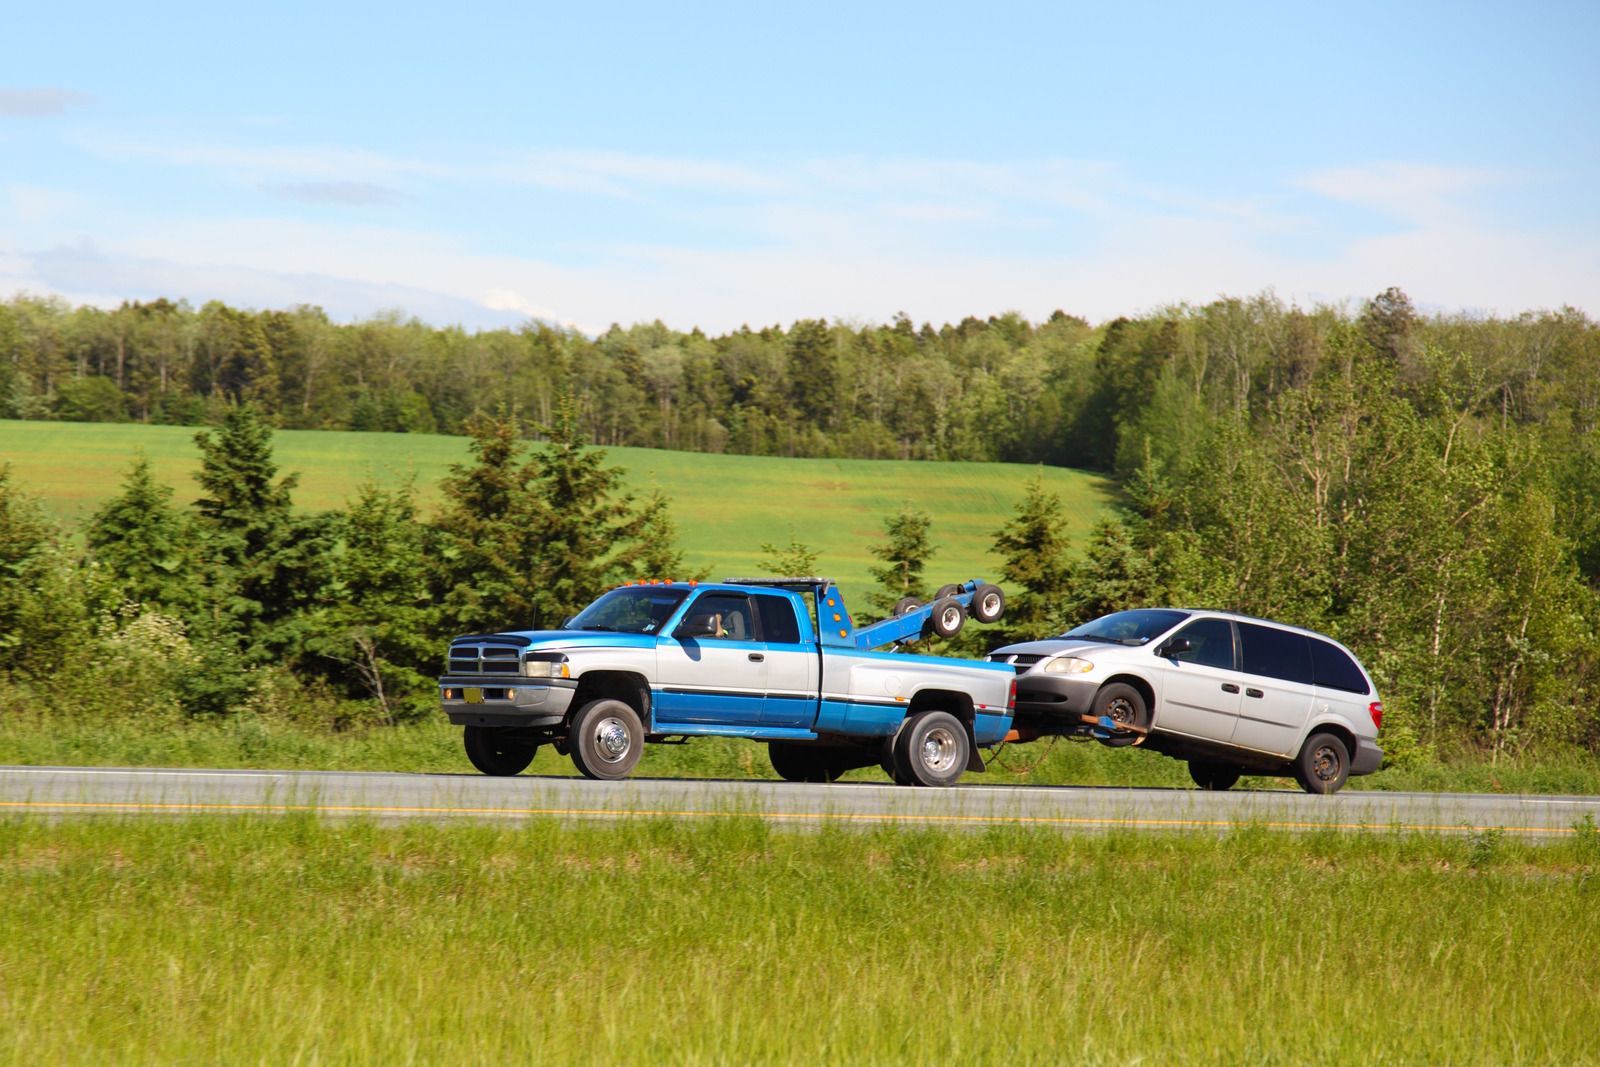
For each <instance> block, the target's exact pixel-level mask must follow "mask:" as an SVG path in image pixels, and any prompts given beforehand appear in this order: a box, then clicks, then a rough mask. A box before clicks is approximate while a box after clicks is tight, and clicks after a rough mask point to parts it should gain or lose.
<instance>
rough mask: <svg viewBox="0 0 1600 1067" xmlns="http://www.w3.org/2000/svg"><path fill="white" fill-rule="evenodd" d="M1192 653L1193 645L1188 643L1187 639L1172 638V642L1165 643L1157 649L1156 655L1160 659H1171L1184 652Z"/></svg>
mask: <svg viewBox="0 0 1600 1067" xmlns="http://www.w3.org/2000/svg"><path fill="white" fill-rule="evenodd" d="M1193 651H1194V645H1192V644H1190V643H1189V639H1188V638H1187V637H1174V638H1173V639H1172V640H1170V641H1168V642H1166V643H1165V644H1163V645H1162V646H1161V647H1160V648H1159V649H1157V650H1156V654H1157V655H1159V656H1160V657H1161V658H1162V659H1171V658H1172V657H1173V656H1178V655H1182V654H1183V653H1185V652H1193Z"/></svg>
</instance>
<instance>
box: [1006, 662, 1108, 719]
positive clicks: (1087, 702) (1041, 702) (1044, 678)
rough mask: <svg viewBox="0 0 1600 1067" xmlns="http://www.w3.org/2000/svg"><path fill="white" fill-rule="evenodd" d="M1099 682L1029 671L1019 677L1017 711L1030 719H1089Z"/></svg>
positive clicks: (1071, 676) (1074, 676) (1073, 676)
mask: <svg viewBox="0 0 1600 1067" xmlns="http://www.w3.org/2000/svg"><path fill="white" fill-rule="evenodd" d="M1099 691H1100V682H1099V681H1097V680H1096V681H1091V680H1089V679H1087V678H1085V677H1084V676H1083V675H1072V674H1050V673H1048V672H1046V671H1030V672H1028V673H1027V674H1019V675H1017V710H1018V711H1019V712H1024V713H1026V714H1029V715H1045V716H1071V717H1073V718H1076V717H1077V716H1079V715H1087V714H1089V713H1090V712H1091V711H1092V710H1093V709H1094V696H1095V694H1096V693H1098V692H1099Z"/></svg>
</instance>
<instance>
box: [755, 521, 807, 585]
mask: <svg viewBox="0 0 1600 1067" xmlns="http://www.w3.org/2000/svg"><path fill="white" fill-rule="evenodd" d="M761 551H762V553H764V555H763V558H762V560H761V567H762V569H763V570H766V571H767V572H768V573H770V574H772V575H775V576H777V577H780V578H810V577H814V576H815V575H816V573H817V553H816V550H815V549H813V548H812V547H811V546H810V545H805V544H802V543H801V542H800V540H799V539H798V538H797V537H795V535H794V531H793V530H790V531H789V543H788V544H787V545H775V544H773V543H772V542H771V541H767V542H764V543H763V544H762V545H761Z"/></svg>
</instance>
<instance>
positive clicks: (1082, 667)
mask: <svg viewBox="0 0 1600 1067" xmlns="http://www.w3.org/2000/svg"><path fill="white" fill-rule="evenodd" d="M1044 669H1045V670H1046V671H1048V672H1049V673H1050V674H1088V673H1089V672H1090V671H1092V670H1094V664H1093V663H1091V662H1089V661H1088V660H1086V659H1079V658H1078V657H1077V656H1062V657H1061V658H1059V659H1053V660H1051V661H1050V662H1049V663H1046V664H1045V665H1044Z"/></svg>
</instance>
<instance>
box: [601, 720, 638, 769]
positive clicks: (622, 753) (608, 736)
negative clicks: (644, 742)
mask: <svg viewBox="0 0 1600 1067" xmlns="http://www.w3.org/2000/svg"><path fill="white" fill-rule="evenodd" d="M632 747H633V738H631V737H629V736H628V725H627V723H625V722H623V721H622V720H621V719H619V718H617V717H616V716H611V717H609V718H605V719H601V720H600V721H599V722H598V723H597V724H595V728H594V751H595V755H597V756H599V757H600V758H601V759H602V760H603V761H605V762H606V763H620V762H622V760H623V759H624V758H626V756H627V755H628V750H629V749H630V748H632Z"/></svg>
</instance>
